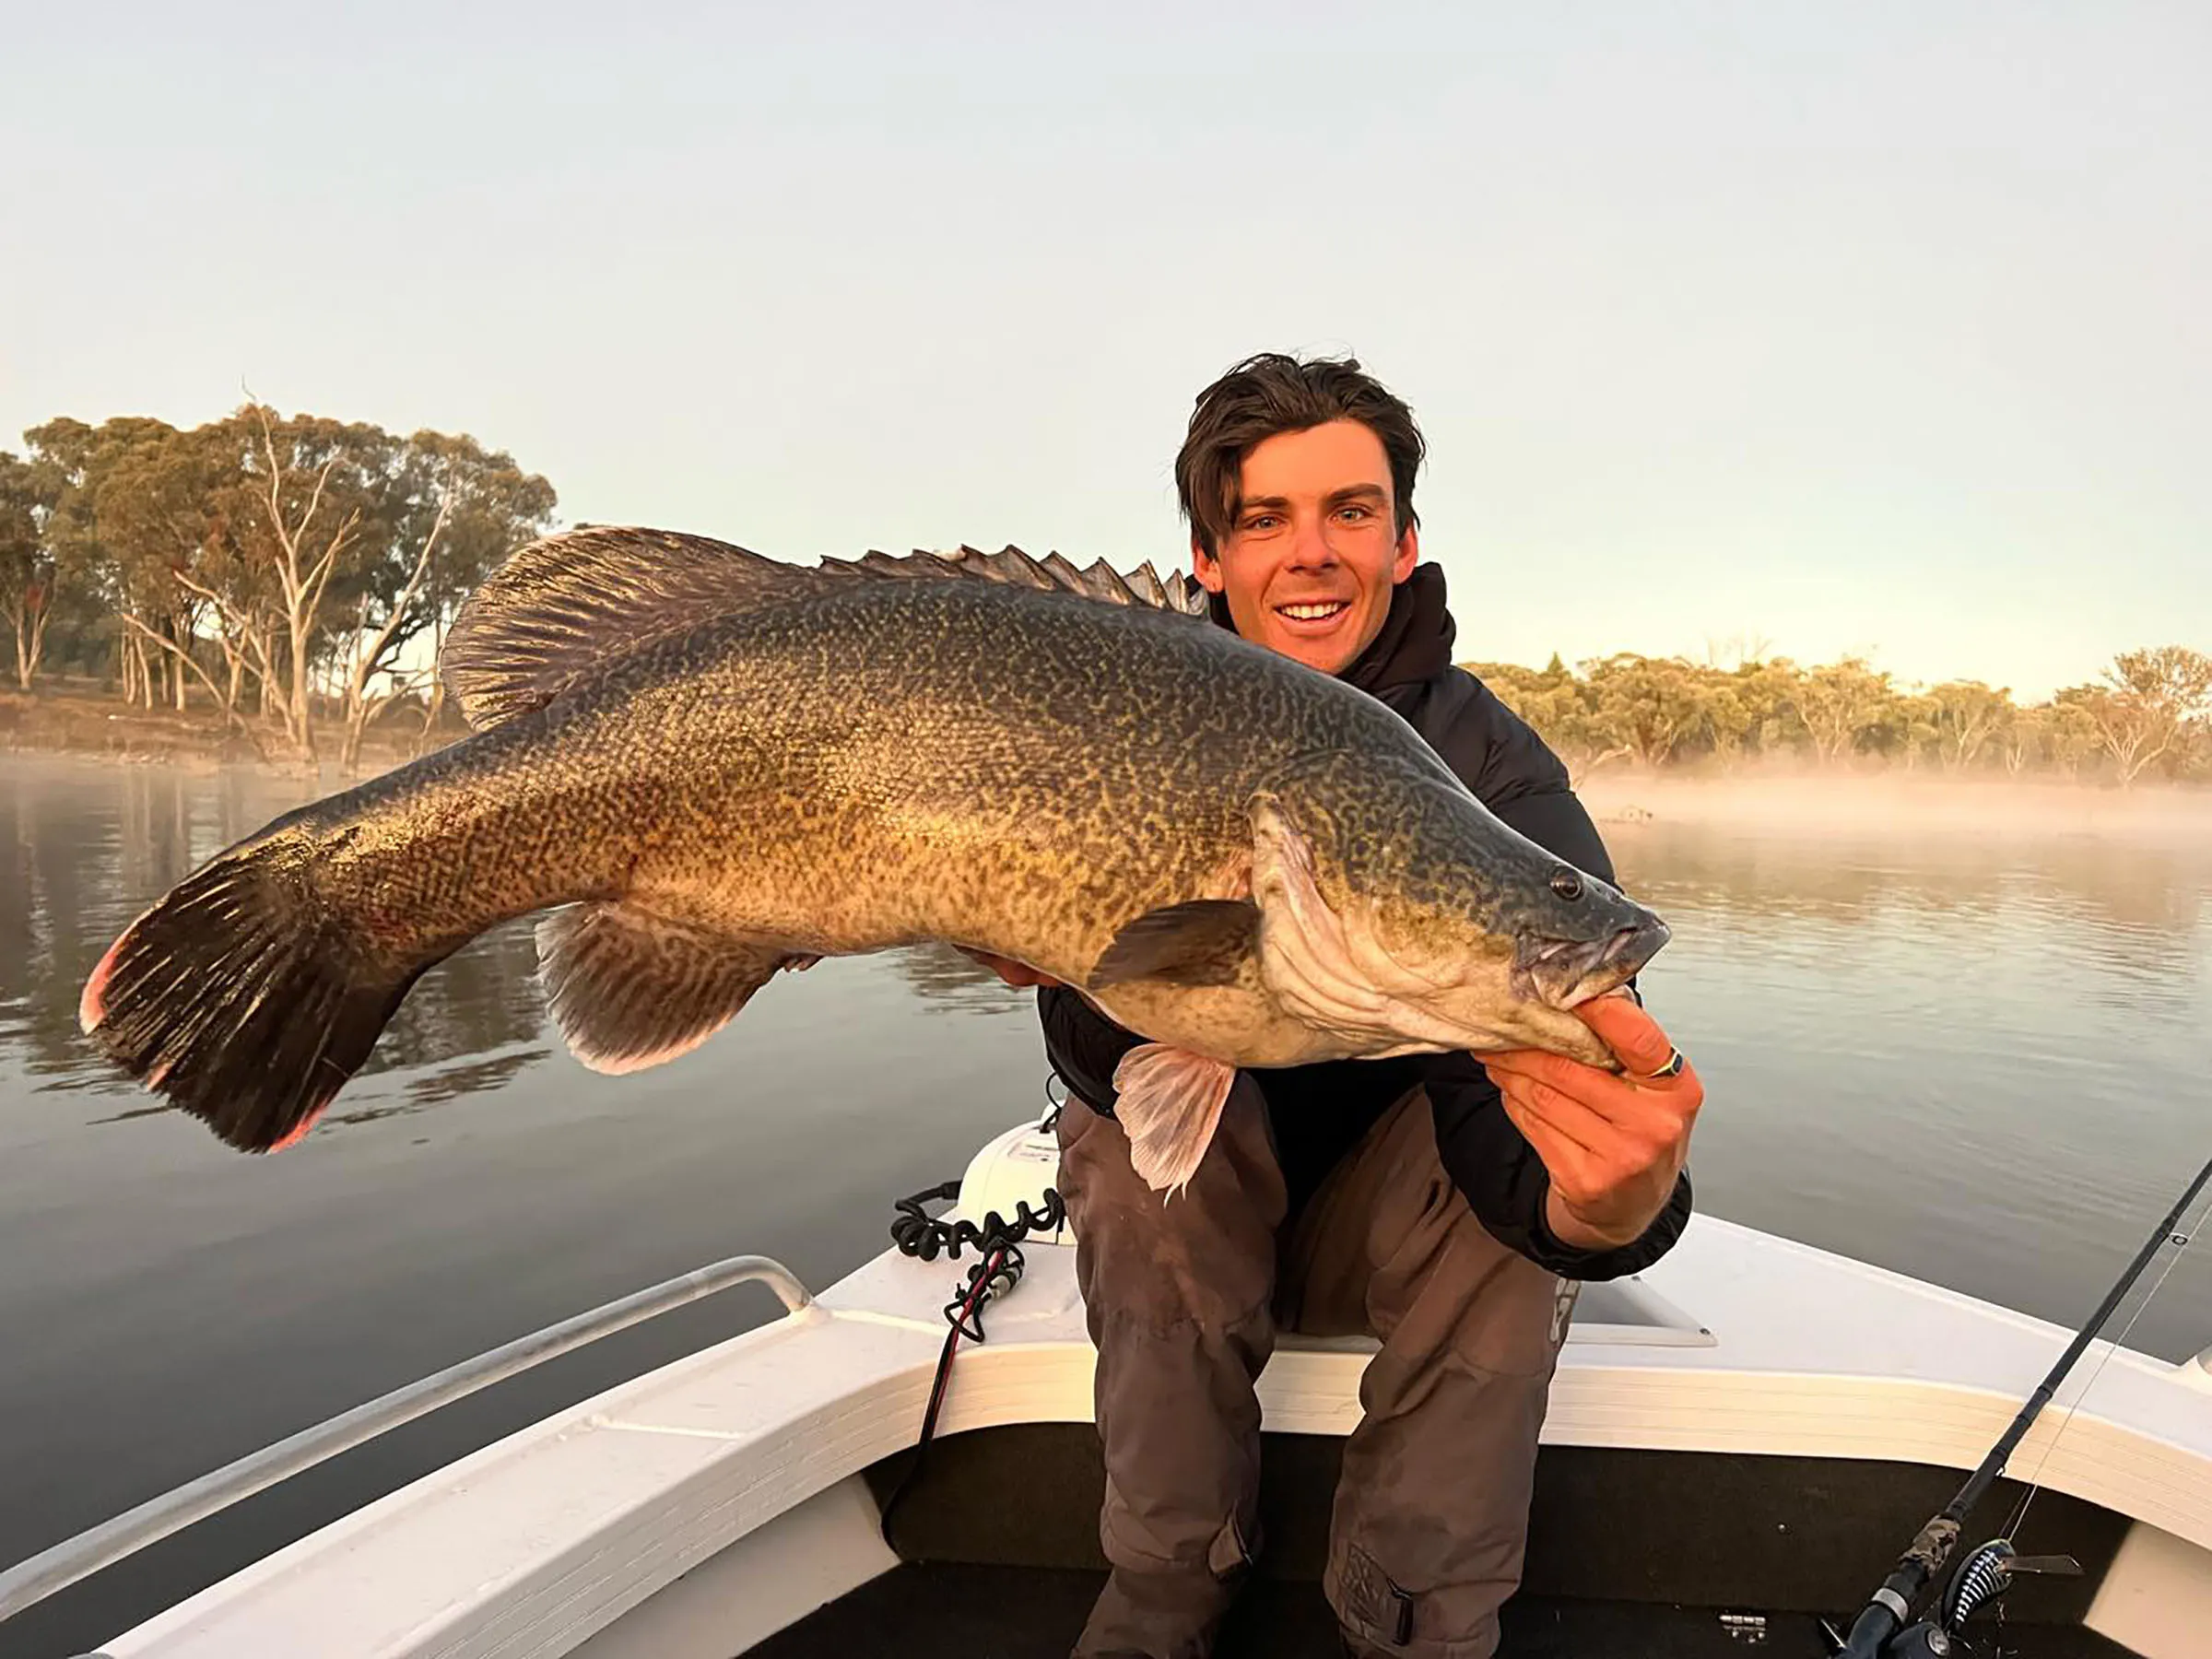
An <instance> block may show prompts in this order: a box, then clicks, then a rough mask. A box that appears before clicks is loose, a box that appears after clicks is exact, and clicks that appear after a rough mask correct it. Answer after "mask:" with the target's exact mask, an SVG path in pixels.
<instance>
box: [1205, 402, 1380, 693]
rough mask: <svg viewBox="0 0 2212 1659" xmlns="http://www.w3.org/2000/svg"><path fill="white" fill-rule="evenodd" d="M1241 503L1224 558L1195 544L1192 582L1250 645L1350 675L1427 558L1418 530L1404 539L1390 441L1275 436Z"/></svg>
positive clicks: (1321, 430)
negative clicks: (1396, 595)
mask: <svg viewBox="0 0 2212 1659" xmlns="http://www.w3.org/2000/svg"><path fill="white" fill-rule="evenodd" d="M1241 495H1242V497H1243V504H1242V506H1241V508H1240V509H1239V510H1238V512H1237V519H1236V523H1235V524H1233V525H1231V526H1230V532H1229V534H1228V535H1225V536H1223V537H1222V538H1221V546H1220V549H1219V555H1218V558H1210V559H1209V558H1208V557H1207V556H1206V550H1205V549H1204V548H1203V547H1198V546H1197V545H1195V544H1194V545H1193V547H1192V548H1191V566H1192V571H1193V573H1194V575H1196V577H1197V578H1198V581H1199V583H1200V584H1201V585H1202V586H1204V587H1206V589H1208V590H1209V591H1211V592H1213V593H1217V594H1221V595H1222V596H1223V597H1224V598H1225V599H1226V600H1227V601H1228V603H1229V617H1230V622H1231V623H1233V624H1234V625H1235V627H1236V630H1237V632H1239V633H1240V634H1241V635H1243V636H1244V638H1246V639H1248V640H1250V641H1253V643H1255V644H1259V645H1265V646H1266V647H1267V648H1268V649H1269V650H1270V651H1278V652H1280V653H1282V654H1283V655H1285V656H1287V657H1295V658H1296V659H1297V660H1298V661H1300V662H1301V663H1304V664H1305V665H1307V666H1308V667H1312V668H1318V669H1320V670H1321V671H1322V672H1323V673H1324V674H1337V673H1340V672H1342V671H1343V670H1344V669H1345V668H1347V667H1349V666H1350V665H1351V663H1352V661H1353V659H1354V658H1356V657H1357V656H1359V653H1361V652H1362V651H1365V650H1366V649H1367V647H1368V646H1369V644H1371V642H1372V641H1373V640H1374V637H1375V636H1376V635H1377V634H1378V633H1380V632H1382V622H1383V619H1384V618H1386V617H1388V616H1389V615H1390V596H1391V590H1392V589H1393V588H1394V587H1395V586H1396V585H1397V584H1398V583H1399V582H1403V581H1405V580H1406V577H1408V576H1410V575H1412V574H1413V567H1414V565H1415V564H1416V563H1417V562H1418V559H1419V558H1420V545H1419V538H1418V535H1417V534H1416V533H1415V531H1414V530H1413V529H1412V528H1411V527H1410V526H1409V527H1408V528H1407V529H1406V534H1405V535H1398V534H1397V533H1396V531H1395V529H1394V526H1395V524H1396V523H1397V513H1396V503H1395V502H1394V500H1393V499H1392V495H1391V486H1390V459H1389V457H1388V456H1387V455H1385V454H1384V453H1383V451H1382V440H1381V439H1380V438H1377V437H1376V436H1375V434H1374V432H1373V431H1372V430H1371V429H1369V428H1368V427H1366V426H1364V425H1362V424H1361V423H1360V422H1359V421H1356V420H1332V421H1330V422H1329V423H1328V424H1327V425H1325V426H1317V427H1312V428H1309V429H1306V430H1305V431H1302V432H1281V433H1277V435H1276V436H1275V437H1273V438H1270V439H1267V440H1266V441H1264V442H1262V443H1259V444H1256V445H1254V446H1253V451H1252V453H1250V454H1249V455H1247V456H1245V458H1244V470H1243V474H1242V483H1241Z"/></svg>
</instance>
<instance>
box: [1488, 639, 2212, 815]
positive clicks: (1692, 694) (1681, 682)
mask: <svg viewBox="0 0 2212 1659" xmlns="http://www.w3.org/2000/svg"><path fill="white" fill-rule="evenodd" d="M1735 655H1736V659H1737V660H1736V661H1735V662H1734V663H1733V664H1724V663H1722V662H1715V661H1708V662H1704V663H1698V662H1694V661H1690V660H1688V659H1687V658H1683V657H1647V656H1639V655H1636V654H1635V653H1625V652H1624V653H1618V654H1616V655H1612V656H1607V657H1604V658H1600V659H1596V660H1594V661H1591V662H1586V663H1583V664H1582V665H1579V667H1578V668H1570V667H1568V666H1567V665H1566V664H1564V663H1562V662H1561V661H1560V660H1559V658H1558V657H1557V656H1554V657H1553V658H1552V660H1551V661H1550V663H1549V664H1547V665H1546V666H1544V667H1542V668H1527V667H1523V666H1519V665H1514V664H1510V663H1469V664H1466V665H1465V666H1466V667H1467V668H1468V669H1469V670H1471V671H1472V672H1473V673H1475V674H1476V675H1477V676H1478V677H1480V678H1481V679H1482V680H1484V681H1485V682H1486V683H1487V684H1488V686H1489V687H1490V688H1491V689H1492V690H1494V691H1496V692H1497V693H1498V695H1499V696H1500V698H1502V699H1503V700H1505V702H1506V703H1507V704H1508V705H1510V706H1511V707H1512V709H1514V710H1515V711H1516V712H1518V713H1519V714H1520V715H1521V716H1522V718H1523V719H1524V720H1526V721H1527V722H1528V723H1529V724H1531V725H1532V726H1534V727H1535V729H1536V731H1537V733H1538V734H1539V735H1541V736H1542V737H1543V738H1544V739H1545V741H1546V742H1547V743H1548V744H1550V745H1551V747H1553V748H1554V749H1555V750H1556V751H1557V752H1558V753H1559V756H1560V758H1561V759H1563V760H1565V761H1566V762H1567V764H1568V766H1569V768H1570V769H1571V771H1574V772H1575V773H1576V774H1577V775H1578V776H1587V775H1588V774H1589V773H1591V772H1593V771H1597V770H1598V769H1599V768H1601V767H1604V766H1606V765H1608V764H1612V763H1616V762H1618V763H1625V764H1632V765H1636V766H1640V767H1643V768H1646V769H1653V770H1656V769H1659V768H1682V769H1697V770H1709V771H1735V770H1736V769H1737V768H1739V767H1741V766H1744V765H1746V764H1747V763H1757V762H1759V761H1762V760H1763V761H1769V762H1771V761H1775V760H1781V761H1785V762H1788V763H1792V764H1810V765H1813V766H1816V767H1823V768H1840V767H1853V766H1855V767H1865V766H1869V765H1882V766H1889V767H1897V768H1900V769H1902V770H1906V771H1917V770H1926V771H1940V772H1950V773H1958V774H1967V773H1980V774H1984V775H1987V774H2011V775H2013V776H2020V775H2022V774H2040V775H2045V776H2051V775H2055V776H2060V777H2064V778H2067V779H2071V780H2075V781H2077V782H2113V783H2117V784H2119V785H2120V786H2122V787H2123V788H2124V787H2127V786H2129V785H2132V784H2135V783H2136V782H2140V781H2143V780H2146V779H2152V778H2158V779H2166V780H2172V781H2177V782H2178V781H2184V780H2199V781H2206V780H2212V656H2206V654H2205V653H2202V652H2198V651H2194V650H2191V649H2190V648H2188V647H2186V646H2183V645H2160V646H2152V647H2147V648H2145V649H2142V650H2136V651H2125V652H2122V653H2120V654H2119V655H2118V656H2116V657H2114V658H2113V659H2112V662H2111V663H2110V664H2109V665H2107V666H2106V667H2105V669H2104V670H2103V672H2102V673H2101V675H2100V677H2098V678H2096V679H2094V680H2091V681H2088V682H2086V683H2084V684H2081V685H2077V686H2069V687H2066V688H2063V689H2061V690H2059V691H2058V692H2057V693H2056V694H2055V695H2053V696H2052V697H2050V698H2048V699H2045V700H2041V701H2040V702H2025V703H2023V702H2019V701H2016V700H2014V698H2013V696H2012V694H2011V692H2010V691H2009V689H2007V688H2004V687H1996V686H1988V685H1984V684H1983V682H1981V681H1980V680H1947V681H1945V682H1944V683H1942V684H1941V685H1935V686H1919V685H1911V684H1900V683H1899V682H1898V681H1896V680H1895V679H1893V678H1892V677H1891V676H1890V675H1889V674H1888V672H1887V671H1886V670H1882V669H1878V668H1876V667H1874V666H1873V665H1871V664H1869V663H1867V662H1866V661H1865V660H1864V659H1862V658H1859V657H1846V658H1844V659H1843V660H1841V662H1835V663H1828V664H1823V665H1818V666H1811V667H1802V666H1800V665H1797V664H1795V663H1793V662H1791V661H1790V660H1789V659H1787V658H1786V657H1771V656H1768V655H1766V654H1764V653H1763V652H1759V651H1752V652H1741V651H1739V652H1737V653H1735Z"/></svg>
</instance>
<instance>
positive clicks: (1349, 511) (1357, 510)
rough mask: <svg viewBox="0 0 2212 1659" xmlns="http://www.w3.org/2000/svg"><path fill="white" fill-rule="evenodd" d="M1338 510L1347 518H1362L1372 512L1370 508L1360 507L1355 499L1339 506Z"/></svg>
mask: <svg viewBox="0 0 2212 1659" xmlns="http://www.w3.org/2000/svg"><path fill="white" fill-rule="evenodd" d="M1338 511H1339V512H1342V513H1343V514H1344V516H1345V517H1347V518H1362V519H1363V518H1367V517H1370V516H1371V514H1372V512H1373V510H1372V509H1371V508H1367V507H1362V506H1360V505H1359V503H1358V502H1357V501H1352V502H1347V503H1346V504H1345V505H1344V506H1343V507H1341V508H1339V509H1338Z"/></svg>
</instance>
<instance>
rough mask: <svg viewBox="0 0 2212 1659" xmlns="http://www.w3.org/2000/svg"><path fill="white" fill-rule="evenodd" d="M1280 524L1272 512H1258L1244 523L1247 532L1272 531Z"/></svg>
mask: <svg viewBox="0 0 2212 1659" xmlns="http://www.w3.org/2000/svg"><path fill="white" fill-rule="evenodd" d="M1278 523H1280V521H1279V520H1278V519H1277V517H1276V516H1275V514H1274V513H1272V512H1256V513H1254V514H1253V516H1252V517H1250V518H1248V519H1246V520H1245V521H1244V528H1245V529H1247V530H1272V529H1274V528H1275V526H1276V525H1277V524H1278Z"/></svg>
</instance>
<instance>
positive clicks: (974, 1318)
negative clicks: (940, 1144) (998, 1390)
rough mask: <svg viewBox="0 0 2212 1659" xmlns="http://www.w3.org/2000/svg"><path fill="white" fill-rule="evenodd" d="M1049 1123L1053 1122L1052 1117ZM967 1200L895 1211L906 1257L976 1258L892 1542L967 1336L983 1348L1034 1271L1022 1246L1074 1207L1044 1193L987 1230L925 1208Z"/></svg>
mask: <svg viewBox="0 0 2212 1659" xmlns="http://www.w3.org/2000/svg"><path fill="white" fill-rule="evenodd" d="M1048 1093H1049V1090H1048ZM1046 1122H1047V1123H1048V1124H1049V1123H1050V1122H1051V1119H1050V1118H1048V1119H1047V1120H1046ZM959 1195H960V1183H959V1182H957V1181H947V1182H942V1183H941V1184H939V1185H937V1186H934V1187H926V1188H924V1190H923V1191H921V1192H919V1193H915V1194H912V1195H911V1196H909V1197H905V1198H900V1199H899V1200H898V1201H897V1202H896V1203H895V1204H894V1205H893V1206H892V1207H893V1208H894V1209H896V1210H897V1211H898V1212H899V1214H898V1215H897V1216H896V1217H895V1218H893V1219H892V1221H891V1242H892V1243H894V1244H896V1245H897V1246H898V1247H899V1253H900V1254H901V1255H910V1256H913V1257H914V1258H916V1259H917V1260H919V1261H924V1262H934V1261H935V1260H936V1259H937V1256H938V1254H939V1253H943V1254H944V1256H945V1258H946V1259H947V1261H952V1262H957V1261H959V1259H960V1252H961V1251H962V1250H973V1251H974V1252H975V1253H976V1260H975V1261H974V1262H973V1263H972V1264H971V1265H970V1266H969V1268H968V1271H967V1273H966V1274H965V1275H964V1276H963V1277H962V1278H961V1280H960V1283H959V1288H957V1289H955V1290H954V1291H953V1293H952V1300H950V1301H948V1302H947V1303H946V1304H945V1321H946V1323H947V1324H949V1325H950V1326H951V1327H952V1329H951V1330H949V1331H947V1332H946V1334H945V1346H944V1347H943V1348H942V1349H941V1350H939V1352H938V1354H937V1370H936V1375H935V1377H934V1378H932V1379H931V1382H930V1388H929V1404H928V1406H926V1407H925V1408H924V1411H923V1414H922V1432H921V1435H920V1436H919V1437H918V1438H917V1439H916V1441H915V1442H914V1455H913V1460H912V1462H911V1463H909V1464H908V1465H907V1466H906V1472H905V1473H904V1474H903V1475H901V1476H900V1477H899V1484H898V1486H897V1487H896V1488H894V1489H893V1490H892V1492H891V1495H890V1498H889V1499H888V1500H887V1501H886V1502H885V1504H884V1506H883V1533H884V1536H885V1538H886V1540H887V1541H888V1538H889V1535H890V1526H891V1515H892V1512H894V1511H895V1510H897V1509H898V1507H899V1503H900V1500H901V1499H903V1498H904V1497H905V1496H906V1491H907V1488H908V1487H909V1486H910V1485H912V1481H913V1478H914V1475H915V1473H916V1471H918V1470H919V1469H920V1468H921V1466H922V1457H923V1453H924V1452H925V1451H926V1450H927V1449H928V1446H929V1442H930V1441H931V1440H932V1438H934V1437H935V1434H936V1431H937V1413H938V1411H939V1410H940V1409H941V1408H942V1407H943V1406H944V1404H945V1385H946V1383H947V1382H948V1381H949V1380H950V1378H951V1373H952V1356H953V1352H954V1350H955V1349H957V1348H958V1347H959V1343H960V1338H961V1337H963V1336H965V1337H967V1338H968V1340H969V1341H971V1342H982V1340H983V1339H984V1337H983V1309H984V1307H985V1306H986V1305H987V1304H989V1303H990V1302H992V1301H994V1300H997V1299H998V1298H999V1297H1002V1296H1004V1295H1006V1293H1007V1292H1009V1291H1010V1290H1012V1289H1013V1288H1014V1287H1015V1286H1016V1285H1018V1284H1019V1283H1020V1282H1021V1276H1022V1272H1023V1270H1024V1268H1026V1267H1027V1266H1028V1265H1029V1264H1028V1262H1027V1260H1026V1259H1025V1258H1024V1257H1023V1255H1022V1253H1021V1241H1023V1240H1024V1239H1026V1238H1028V1237H1029V1236H1030V1234H1031V1233H1033V1232H1056V1231H1058V1230H1059V1229H1060V1226H1061V1224H1062V1223H1063V1222H1064V1221H1065V1220H1066V1219H1067V1205H1066V1202H1065V1200H1064V1199H1062V1197H1061V1196H1060V1192H1059V1189H1058V1188H1057V1187H1046V1188H1045V1189H1044V1203H1043V1207H1042V1208H1041V1209H1032V1208H1030V1204H1029V1201H1028V1200H1026V1199H1023V1200H1021V1201H1019V1202H1018V1203H1017V1204H1016V1205H1015V1206H1014V1219H1013V1220H1012V1221H1008V1220H1007V1219H1006V1218H1005V1217H1004V1216H1002V1215H1000V1214H999V1213H998V1212H997V1211H996V1210H991V1211H988V1212H986V1213H985V1214H984V1216H983V1219H982V1225H981V1226H980V1227H979V1226H978V1225H976V1224H975V1223H974V1222H972V1221H967V1220H956V1221H945V1220H940V1219H939V1218H936V1217H935V1216H932V1215H930V1214H929V1213H928V1212H926V1211H925V1210H924V1209H923V1207H922V1206H924V1205H925V1204H939V1203H946V1202H949V1201H950V1200H952V1199H955V1198H958V1197H959Z"/></svg>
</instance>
